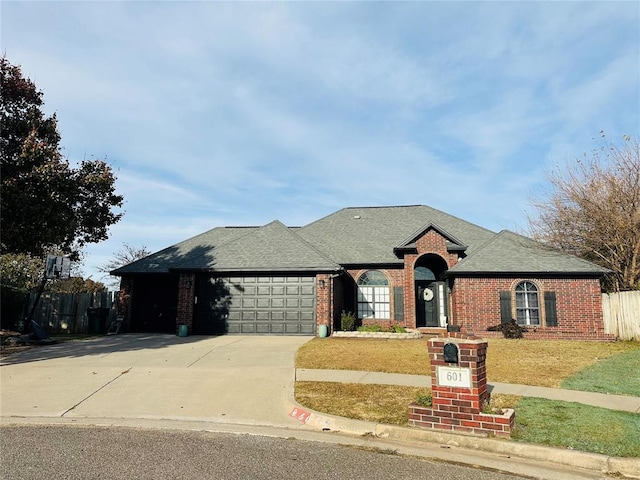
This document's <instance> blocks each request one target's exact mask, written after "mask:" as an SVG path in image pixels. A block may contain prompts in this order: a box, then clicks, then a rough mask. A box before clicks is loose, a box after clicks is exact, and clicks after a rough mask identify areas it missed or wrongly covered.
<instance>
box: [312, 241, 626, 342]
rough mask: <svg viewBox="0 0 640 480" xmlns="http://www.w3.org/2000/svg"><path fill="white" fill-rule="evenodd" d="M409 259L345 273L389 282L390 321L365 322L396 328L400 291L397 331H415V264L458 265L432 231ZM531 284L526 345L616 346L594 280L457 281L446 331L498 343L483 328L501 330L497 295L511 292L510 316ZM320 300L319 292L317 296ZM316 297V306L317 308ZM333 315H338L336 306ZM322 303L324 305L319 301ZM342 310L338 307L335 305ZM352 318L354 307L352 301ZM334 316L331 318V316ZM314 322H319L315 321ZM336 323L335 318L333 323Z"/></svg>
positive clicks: (406, 255) (353, 278) (354, 277)
mask: <svg viewBox="0 0 640 480" xmlns="http://www.w3.org/2000/svg"><path fill="white" fill-rule="evenodd" d="M415 243H416V247H417V248H416V250H417V252H414V253H404V255H403V259H404V267H403V268H376V267H375V266H373V265H372V266H371V268H359V269H347V270H346V273H347V275H348V276H349V277H350V280H351V281H353V282H354V284H355V283H357V280H358V278H359V277H360V276H361V275H362V274H363V273H364V272H366V271H368V270H380V271H381V272H383V273H384V274H385V275H386V276H387V278H388V279H389V287H390V303H391V305H390V307H391V315H390V317H391V318H389V319H375V320H365V321H364V323H375V324H379V325H381V326H383V327H384V326H389V325H393V324H394V323H396V321H395V320H394V319H395V311H396V310H395V309H396V305H395V302H394V295H393V287H396V286H402V287H403V288H404V318H403V320H402V322H399V323H400V324H401V325H403V326H405V327H407V328H415V327H416V298H415V287H414V284H415V278H414V269H415V266H416V264H417V263H418V261H419V260H420V258H421V257H422V256H424V255H426V254H433V255H437V256H439V257H440V258H441V259H442V260H443V262H444V263H446V266H447V268H452V267H453V266H454V265H456V264H457V263H458V261H459V259H460V256H461V254H460V253H459V252H448V251H447V240H446V239H445V238H444V237H443V236H442V235H441V234H440V233H438V232H437V231H436V230H434V229H429V230H427V232H426V233H425V234H424V235H423V236H422V237H420V238H419V239H418V240H417V241H416V242H415ZM524 280H528V281H532V282H533V283H535V284H536V286H537V287H538V294H539V295H538V296H539V301H540V318H541V325H540V326H531V327H528V330H529V331H528V332H526V333H525V338H529V339H567V340H602V341H611V340H615V338H614V336H613V335H608V334H605V333H604V322H603V318H602V296H601V291H600V281H599V279H597V278H529V277H509V278H498V277H493V278H492V277H483V278H479V277H458V278H455V279H453V280H452V281H450V282H449V284H450V287H451V296H450V299H449V318H448V322H449V324H451V325H458V326H460V327H461V330H462V331H463V332H466V333H468V334H471V335H478V336H482V337H501V336H502V333H501V332H490V331H487V328H489V327H491V326H496V325H499V324H500V292H501V291H509V292H511V294H512V295H511V301H512V310H515V303H514V302H515V292H514V288H515V285H516V284H517V283H519V282H521V281H524ZM544 292H555V294H556V308H557V326H546V325H545V313H546V312H545V305H544ZM319 295H320V292H319ZM320 300H321V299H320V296H319V297H318V304H320ZM336 300H337V299H333V302H334V307H335V310H336V311H337V312H338V313H337V314H338V315H339V311H340V310H341V305H336V304H335V302H336ZM323 301H324V300H323ZM340 304H342V302H340ZM354 305H355V310H356V312H354V313H357V301H355V299H354ZM335 314H336V313H334V315H335ZM318 318H320V316H319V315H318ZM334 318H335V317H334Z"/></svg>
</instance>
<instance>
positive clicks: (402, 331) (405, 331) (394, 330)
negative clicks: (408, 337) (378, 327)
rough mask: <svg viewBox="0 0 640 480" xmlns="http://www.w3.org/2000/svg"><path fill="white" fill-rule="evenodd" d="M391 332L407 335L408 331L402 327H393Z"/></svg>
mask: <svg viewBox="0 0 640 480" xmlns="http://www.w3.org/2000/svg"><path fill="white" fill-rule="evenodd" d="M390 330H391V332H393V333H407V329H406V328H404V327H403V326H402V325H397V324H396V325H391V329H390Z"/></svg>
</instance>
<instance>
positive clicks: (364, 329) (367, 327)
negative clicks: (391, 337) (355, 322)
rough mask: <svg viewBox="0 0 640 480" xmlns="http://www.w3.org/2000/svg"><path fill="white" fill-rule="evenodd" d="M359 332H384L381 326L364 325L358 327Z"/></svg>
mask: <svg viewBox="0 0 640 480" xmlns="http://www.w3.org/2000/svg"><path fill="white" fill-rule="evenodd" d="M358 331H359V332H382V327H381V326H380V325H375V324H374V325H362V326H360V327H358Z"/></svg>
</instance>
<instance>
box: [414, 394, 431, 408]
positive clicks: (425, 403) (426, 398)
mask: <svg viewBox="0 0 640 480" xmlns="http://www.w3.org/2000/svg"><path fill="white" fill-rule="evenodd" d="M416 403H417V404H418V405H420V406H422V407H432V406H433V397H432V396H431V392H425V393H419V394H418V395H417V396H416Z"/></svg>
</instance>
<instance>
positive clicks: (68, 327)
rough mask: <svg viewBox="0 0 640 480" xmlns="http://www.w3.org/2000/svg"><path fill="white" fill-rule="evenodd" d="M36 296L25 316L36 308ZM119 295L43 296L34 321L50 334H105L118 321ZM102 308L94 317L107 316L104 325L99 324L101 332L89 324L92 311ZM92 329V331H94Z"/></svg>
mask: <svg viewBox="0 0 640 480" xmlns="http://www.w3.org/2000/svg"><path fill="white" fill-rule="evenodd" d="M35 298H36V294H35V293H32V294H31V295H30V296H29V305H28V307H27V311H26V314H25V317H26V316H27V315H28V314H29V312H30V311H31V308H33V302H34V301H35ZM117 300H118V292H96V293H43V294H42V296H41V297H40V300H39V301H38V304H37V305H36V310H35V312H34V314H33V319H34V320H35V321H36V322H38V323H39V324H40V326H41V327H42V328H44V329H45V330H46V331H47V333H49V334H50V335H51V334H56V333H105V332H106V326H108V325H109V323H110V322H111V321H113V320H115V318H116V310H117ZM93 308H103V309H104V310H103V311H101V312H97V311H95V310H94V311H93V312H92V313H90V314H91V315H95V314H98V315H104V316H105V317H106V319H105V324H102V322H100V326H99V330H100V331H99V332H96V331H91V330H95V327H96V324H95V323H94V324H93V325H90V322H89V314H88V313H89V309H93ZM92 327H93V328H92Z"/></svg>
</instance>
